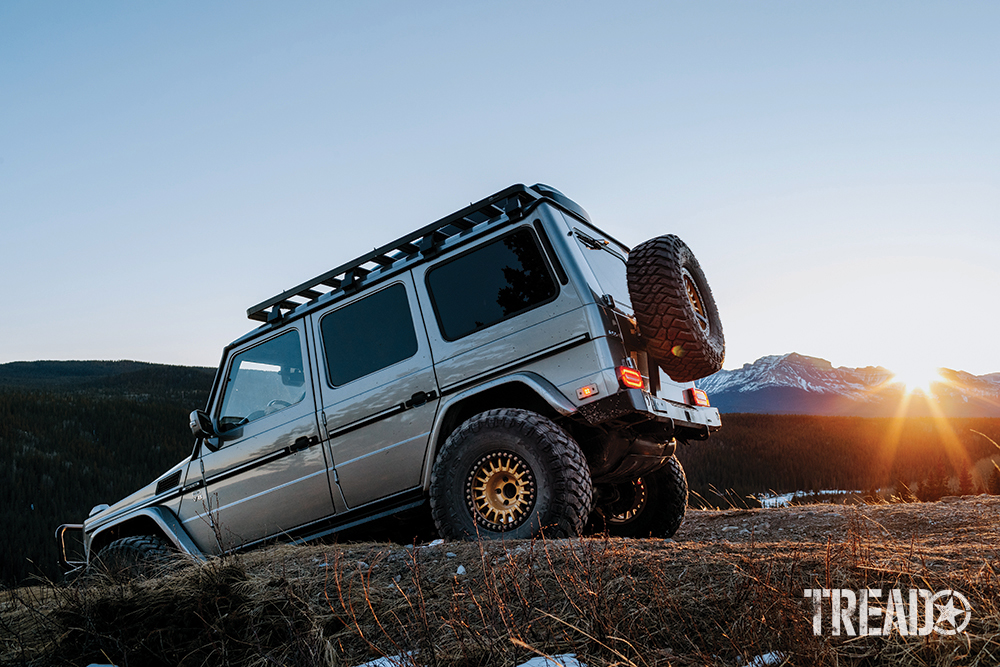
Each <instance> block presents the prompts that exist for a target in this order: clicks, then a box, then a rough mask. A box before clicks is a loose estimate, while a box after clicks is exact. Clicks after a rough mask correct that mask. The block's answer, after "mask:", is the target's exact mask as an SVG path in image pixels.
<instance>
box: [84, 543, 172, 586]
mask: <svg viewBox="0 0 1000 667" xmlns="http://www.w3.org/2000/svg"><path fill="white" fill-rule="evenodd" d="M176 555H177V553H176V551H175V550H174V549H173V547H171V546H170V544H168V543H167V541H166V540H164V539H163V538H162V537H160V536H159V535H133V536H130V537H122V538H120V539H117V540H115V541H113V542H111V543H110V544H108V545H107V546H106V547H104V548H103V549H101V550H100V552H99V553H98V555H97V566H98V570H99V571H100V572H103V573H104V574H108V575H111V576H127V577H136V576H142V577H149V576H154V575H156V574H159V573H161V572H163V571H164V569H165V568H166V567H167V566H168V565H169V564H170V563H171V561H173V560H174V558H175V556H176Z"/></svg>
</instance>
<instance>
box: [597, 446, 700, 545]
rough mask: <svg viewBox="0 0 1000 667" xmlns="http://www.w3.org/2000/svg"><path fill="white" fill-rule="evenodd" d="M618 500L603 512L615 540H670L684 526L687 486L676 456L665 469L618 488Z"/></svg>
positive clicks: (609, 531) (671, 458) (682, 469)
mask: <svg viewBox="0 0 1000 667" xmlns="http://www.w3.org/2000/svg"><path fill="white" fill-rule="evenodd" d="M618 491H619V499H618V500H617V501H616V502H614V503H612V504H611V505H610V507H609V508H608V509H606V510H605V517H606V525H607V529H608V533H609V534H611V535H614V536H616V537H662V538H667V537H673V536H674V533H676V532H677V529H678V528H680V527H681V523H683V522H684V513H685V511H686V510H687V503H688V484H687V476H686V475H685V474H684V468H683V467H682V466H681V462H680V461H678V460H677V457H676V456H671V457H670V459H669V460H668V461H667V465H666V466H664V467H663V468H660V469H659V470H657V471H655V472H652V473H649V474H648V475H644V476H643V477H641V478H639V479H636V480H632V481H631V482H626V483H625V484H621V485H620V486H619V489H618Z"/></svg>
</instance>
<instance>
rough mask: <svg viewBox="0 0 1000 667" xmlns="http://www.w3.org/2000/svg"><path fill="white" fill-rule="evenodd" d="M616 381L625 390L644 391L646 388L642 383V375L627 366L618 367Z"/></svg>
mask: <svg viewBox="0 0 1000 667" xmlns="http://www.w3.org/2000/svg"><path fill="white" fill-rule="evenodd" d="M618 380H619V381H620V382H621V383H622V386H623V387H625V388H626V389H644V388H645V387H646V384H645V383H644V382H643V381H642V373H640V372H639V371H637V370H635V369H634V368H629V367H628V366H619V367H618Z"/></svg>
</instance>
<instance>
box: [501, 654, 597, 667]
mask: <svg viewBox="0 0 1000 667" xmlns="http://www.w3.org/2000/svg"><path fill="white" fill-rule="evenodd" d="M517 667H587V665H586V664H585V663H582V662H580V661H579V660H577V659H576V654H575V653H564V654H562V655H553V656H551V657H549V656H541V655H539V656H536V657H534V658H532V659H531V660H529V661H528V662H522V663H521V664H520V665H518V666H517Z"/></svg>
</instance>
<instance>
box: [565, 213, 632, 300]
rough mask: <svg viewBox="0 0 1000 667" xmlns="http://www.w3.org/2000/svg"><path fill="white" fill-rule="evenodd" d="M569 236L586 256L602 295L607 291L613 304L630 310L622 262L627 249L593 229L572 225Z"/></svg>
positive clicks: (623, 262)
mask: <svg viewBox="0 0 1000 667" xmlns="http://www.w3.org/2000/svg"><path fill="white" fill-rule="evenodd" d="M573 236H574V238H576V242H577V244H578V245H579V247H580V250H582V251H583V256H584V257H586V258H587V264H589V265H590V268H591V269H592V270H593V271H594V275H595V276H597V282H598V283H599V284H600V288H601V290H602V294H610V295H611V296H612V297H613V298H614V300H615V304H616V305H617V306H618V307H619V308H620V309H624V310H626V311H628V312H629V313H631V312H632V299H631V298H629V294H628V282H627V281H626V279H625V262H626V261H627V257H628V251H627V250H626V249H625V247H624V246H622V245H621V244H620V243H618V242H617V241H615V240H614V239H609V238H607V237H605V236H603V235H601V233H600V232H599V231H598V230H596V229H593V228H588V229H586V230H583V229H580V228H579V227H574V228H573Z"/></svg>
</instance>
